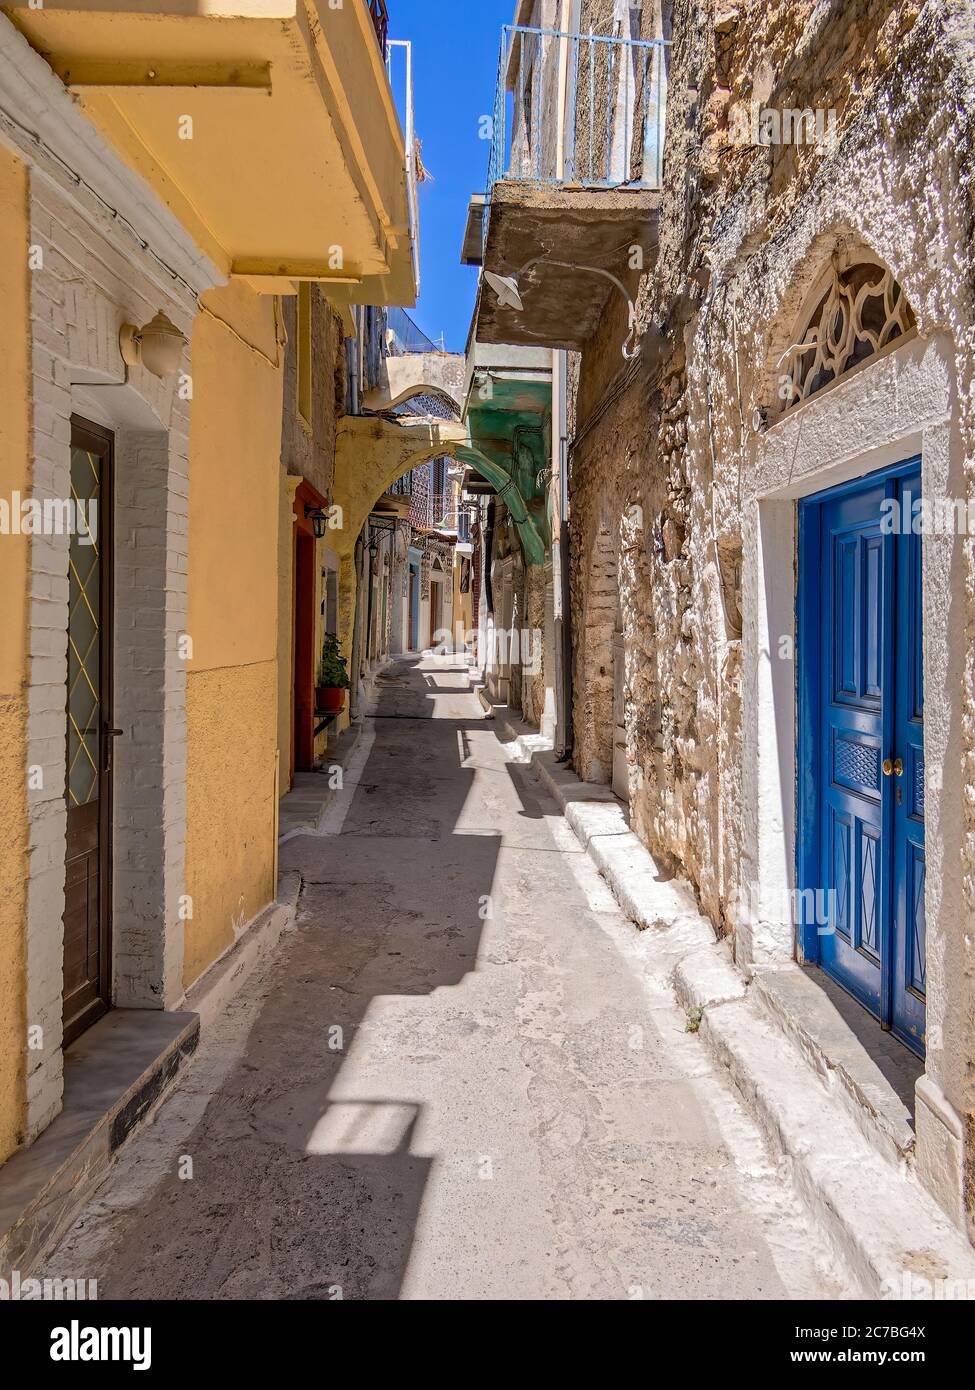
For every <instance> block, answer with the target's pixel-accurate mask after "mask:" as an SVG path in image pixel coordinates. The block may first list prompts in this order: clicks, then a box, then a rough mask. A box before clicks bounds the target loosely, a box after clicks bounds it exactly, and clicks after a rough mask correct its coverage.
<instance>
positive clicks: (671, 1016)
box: [47, 657, 844, 1299]
mask: <svg viewBox="0 0 975 1390" xmlns="http://www.w3.org/2000/svg"><path fill="white" fill-rule="evenodd" d="M377 691H378V695H377V700H376V705H375V709H374V717H372V718H370V719H369V720H367V723H366V728H365V731H364V733H363V736H362V738H361V740H360V743H359V745H358V748H357V749H356V752H355V754H354V756H353V759H352V763H351V765H350V768H349V770H348V773H347V776H346V779H345V792H344V794H343V795H338V796H337V798H336V802H335V805H334V806H333V808H332V810H331V812H330V817H329V821H330V824H329V826H328V828H329V829H330V830H331V831H333V832H335V833H330V834H325V835H321V836H313V835H302V836H300V837H297V838H293V839H290V840H288V841H287V842H286V843H285V844H284V845H283V846H282V851H281V869H282V871H287V870H289V869H290V870H295V869H296V870H298V871H299V872H300V874H301V878H302V891H301V897H300V902H299V911H298V917H297V922H296V925H295V927H294V928H293V929H291V930H290V931H288V932H287V933H286V934H285V936H284V937H283V938H282V941H281V944H280V947H279V948H278V951H277V954H276V956H275V958H274V959H273V961H272V962H271V964H270V966H269V968H267V969H266V970H265V971H264V972H263V973H261V974H259V975H255V976H252V977H251V979H250V980H249V982H248V983H247V985H246V986H245V988H244V989H243V991H242V992H241V994H240V995H239V996H238V997H237V998H236V999H235V1001H234V1003H233V1004H232V1006H231V1007H230V1009H229V1010H228V1011H227V1013H226V1016H225V1017H224V1018H223V1019H222V1020H221V1021H220V1023H219V1024H218V1025H217V1026H216V1027H215V1028H211V1029H209V1030H208V1031H205V1033H204V1036H203V1039H202V1042H201V1046H200V1050H199V1052H198V1054H197V1056H196V1058H195V1059H194V1061H193V1062H192V1063H191V1064H190V1066H189V1067H188V1069H187V1070H186V1071H185V1073H184V1074H183V1076H182V1078H181V1079H180V1081H179V1083H178V1085H177V1087H176V1089H175V1091H174V1092H173V1093H172V1095H171V1096H170V1097H169V1098H168V1099H167V1100H166V1102H165V1103H164V1104H163V1106H162V1107H161V1108H160V1110H159V1111H158V1112H157V1114H156V1116H155V1117H154V1119H153V1120H152V1121H151V1123H150V1124H149V1125H147V1126H146V1127H145V1128H144V1129H143V1130H142V1131H141V1132H140V1133H139V1134H137V1136H136V1137H135V1138H134V1139H133V1141H132V1142H131V1143H130V1144H129V1145H128V1146H127V1147H126V1148H125V1149H124V1150H123V1152H122V1155H121V1158H120V1161H119V1162H118V1163H117V1164H116V1165H115V1166H114V1167H113V1169H112V1170H111V1171H110V1173H109V1175H108V1177H107V1179H106V1180H105V1182H104V1183H103V1184H102V1185H101V1187H100V1188H99V1189H98V1190H97V1192H96V1194H95V1196H94V1199H93V1200H92V1201H91V1202H90V1204H89V1205H88V1207H87V1208H86V1210H85V1211H84V1212H83V1214H82V1216H81V1218H80V1219H79V1220H78V1222H77V1223H76V1225H75V1227H74V1228H73V1229H72V1230H71V1231H70V1232H69V1233H68V1235H67V1236H66V1237H65V1239H64V1240H63V1241H62V1243H61V1245H60V1246H59V1248H58V1249H56V1250H55V1251H54V1253H53V1254H52V1255H51V1257H50V1258H49V1260H48V1261H47V1272H49V1273H51V1272H56V1273H58V1274H60V1275H69V1274H75V1275H82V1274H83V1275H85V1276H87V1277H89V1278H97V1280H98V1293H99V1297H100V1298H111V1297H125V1298H147V1299H152V1298H284V1299H327V1298H332V1297H336V1296H341V1297H344V1298H353V1299H363V1298H367V1299H381V1298H407V1299H418V1298H443V1299H456V1298H465V1299H467V1298H480V1299H509V1298H518V1299H526V1298H545V1299H568V1298H600V1299H627V1298H635V1297H644V1298H659V1297H666V1296H671V1297H681V1298H711V1297H726V1298H728V1297H730V1298H741V1299H748V1298H767V1299H775V1298H783V1297H837V1296H842V1294H843V1292H844V1290H843V1289H842V1288H841V1287H840V1286H839V1285H837V1284H836V1283H834V1282H833V1281H832V1280H831V1279H830V1278H828V1277H827V1276H826V1275H825V1274H824V1273H823V1271H822V1268H821V1267H818V1266H817V1263H816V1259H815V1256H816V1249H817V1246H816V1241H815V1239H814V1233H813V1232H812V1231H811V1230H810V1229H808V1227H807V1226H806V1224H805V1222H804V1220H803V1216H802V1212H801V1209H800V1208H799V1206H798V1204H797V1202H796V1201H795V1198H794V1195H793V1193H792V1191H791V1189H790V1187H789V1185H788V1183H787V1182H786V1181H785V1180H784V1177H783V1176H782V1175H781V1174H779V1173H777V1172H776V1171H775V1170H774V1169H773V1168H772V1167H771V1166H770V1164H769V1162H768V1160H767V1158H766V1157H765V1155H764V1153H763V1150H762V1148H761V1145H760V1143H759V1141H758V1137H757V1133H756V1131H755V1130H754V1129H753V1127H752V1126H751V1123H750V1122H749V1121H748V1119H747V1118H746V1117H745V1115H744V1114H743V1112H742V1111H741V1110H740V1109H739V1107H738V1105H737V1103H736V1102H735V1100H734V1099H733V1098H732V1095H731V1093H730V1091H728V1090H727V1089H726V1087H725V1085H724V1083H723V1082H721V1081H720V1079H719V1078H717V1077H716V1076H715V1075H714V1073H713V1069H712V1064H711V1063H710V1062H709V1060H708V1059H707V1058H706V1057H705V1054H704V1051H703V1048H702V1045H701V1042H700V1040H699V1039H698V1038H697V1037H696V1036H695V1035H694V1034H693V1033H691V1032H688V1031H687V1028H686V1023H687V1020H686V1018H685V1017H684V1015H683V1014H682V1013H681V1012H680V1011H679V1010H678V1008H677V1007H676V1005H675V1004H674V1002H673V998H672V995H671V993H670V991H669V989H668V987H667V983H666V980H664V979H661V978H659V977H658V976H657V975H655V973H654V971H653V941H652V933H649V932H646V933H642V934H641V933H639V932H637V931H636V929H635V928H634V927H633V926H632V925H631V924H630V923H628V922H627V921H626V920H625V919H624V918H623V917H621V915H620V913H619V911H618V909H617V908H616V905H615V903H614V901H613V899H612V897H611V895H610V893H609V891H608V889H607V888H606V886H605V884H604V883H603V881H602V880H601V879H600V878H599V876H598V874H597V873H596V871H595V869H594V868H593V866H592V864H591V863H590V861H589V860H588V859H587V858H586V856H585V855H584V854H583V853H582V851H581V850H580V847H579V844H578V842H577V841H576V839H575V838H574V836H573V835H572V833H571V831H570V830H569V829H568V827H567V826H566V824H565V822H564V821H563V820H562V819H561V818H560V816H559V815H558V814H557V812H556V807H555V804H554V802H553V801H551V800H550V799H549V797H548V796H547V795H546V793H545V792H544V790H543V789H542V787H541V785H540V784H539V782H538V780H537V778H536V776H535V774H533V772H532V771H531V769H530V768H527V767H525V766H523V765H518V764H515V763H513V762H511V761H510V760H509V758H508V755H507V753H506V750H505V747H504V746H503V744H502V743H501V742H500V741H499V739H498V737H497V735H496V733H495V731H494V725H493V724H492V722H490V721H487V720H485V719H484V718H483V713H482V710H481V706H480V704H479V703H478V701H477V699H476V698H475V696H474V695H473V694H471V693H470V691H469V689H468V683H467V677H466V673H465V671H464V670H463V668H461V667H460V666H459V665H454V664H451V663H450V662H449V661H445V660H444V659H439V660H438V659H435V658H430V657H428V658H426V659H425V660H423V661H420V662H417V661H416V660H415V659H413V660H401V661H400V662H399V663H398V664H396V665H394V666H391V667H387V669H386V671H385V672H384V673H383V675H382V676H381V678H380V680H379V682H378V683H377ZM187 1158H189V1159H190V1160H192V1167H191V1170H190V1165H189V1164H188V1163H187V1162H186V1159H187ZM190 1171H191V1174H192V1175H191V1176H187V1175H186V1174H188V1173H189V1172H190ZM181 1173H182V1174H183V1175H182V1176H181Z"/></svg>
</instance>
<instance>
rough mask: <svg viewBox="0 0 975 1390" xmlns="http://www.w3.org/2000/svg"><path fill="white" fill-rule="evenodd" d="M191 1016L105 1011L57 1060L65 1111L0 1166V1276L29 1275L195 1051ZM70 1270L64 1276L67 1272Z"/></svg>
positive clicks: (195, 1025) (197, 1029)
mask: <svg viewBox="0 0 975 1390" xmlns="http://www.w3.org/2000/svg"><path fill="white" fill-rule="evenodd" d="M199 1033H200V1020H199V1017H198V1015H197V1014H195V1013H167V1012H164V1011H163V1010H161V1009H158V1010H157V1009H113V1010H112V1011H111V1012H110V1013H107V1014H106V1015H105V1017H104V1018H102V1019H100V1020H99V1022H98V1023H96V1024H95V1025H94V1027H92V1028H89V1029H88V1031H87V1032H86V1033H84V1034H83V1035H82V1036H81V1037H80V1038H79V1039H78V1040H77V1042H75V1043H72V1045H71V1046H70V1047H68V1048H67V1049H66V1050H65V1054H64V1105H63V1108H62V1110H61V1113H60V1114H59V1115H58V1116H57V1118H56V1119H55V1120H54V1121H53V1122H52V1123H51V1124H50V1125H49V1126H48V1127H47V1129H46V1130H45V1131H44V1133H43V1134H42V1135H41V1136H40V1138H39V1139H37V1140H35V1142H34V1143H33V1144H31V1145H30V1147H29V1148H25V1149H20V1150H18V1152H17V1153H15V1154H14V1155H13V1156H12V1157H11V1158H9V1159H8V1160H7V1162H6V1163H5V1164H4V1166H3V1168H2V1169H0V1278H2V1279H4V1280H6V1281H7V1283H8V1286H9V1283H10V1280H11V1275H12V1273H13V1271H15V1270H16V1271H18V1272H19V1275H20V1278H21V1280H23V1279H24V1278H26V1277H28V1276H29V1275H30V1272H31V1270H32V1269H34V1268H35V1267H36V1266H37V1265H38V1263H39V1262H40V1260H41V1259H42V1258H43V1256H44V1254H45V1253H46V1251H47V1250H49V1249H50V1247H51V1246H52V1245H53V1244H54V1243H55V1242H56V1241H57V1240H58V1239H59V1237H60V1236H61V1235H62V1234H63V1233H64V1232H65V1231H66V1230H67V1228H68V1227H69V1226H70V1224H71V1222H72V1221H73V1220H74V1218H75V1216H76V1215H77V1213H78V1212H79V1211H80V1209H81V1208H82V1206H84V1204H85V1202H86V1201H87V1200H88V1198H89V1197H90V1196H91V1193H92V1190H93V1189H94V1187H95V1186H96V1184H97V1183H98V1182H99V1180H100V1179H101V1178H102V1176H103V1175H104V1173H105V1172H106V1170H107V1169H108V1166H109V1164H110V1163H111V1161H112V1158H113V1157H114V1155H115V1153H116V1152H117V1150H118V1149H119V1148H120V1146H121V1145H122V1144H123V1143H124V1142H125V1140H126V1138H127V1137H128V1136H129V1134H131V1132H132V1131H133V1129H135V1127H136V1126H137V1125H138V1124H139V1123H140V1122H141V1121H142V1120H143V1119H145V1117H146V1115H147V1114H148V1113H149V1112H150V1110H152V1108H153V1107H154V1106H155V1105H156V1104H157V1102H158V1101H159V1100H160V1099H161V1097H162V1096H163V1095H164V1094H165V1092H166V1091H167V1090H168V1088H169V1087H170V1086H171V1085H172V1082H173V1079H174V1078H175V1076H176V1074H177V1073H178V1071H179V1070H180V1068H181V1066H182V1065H183V1063H184V1061H185V1060H186V1058H187V1057H189V1056H190V1055H191V1054H192V1053H193V1052H194V1051H195V1049H196V1045H197V1042H198V1040H199ZM65 1273H66V1274H67V1273H70V1271H66V1272H65Z"/></svg>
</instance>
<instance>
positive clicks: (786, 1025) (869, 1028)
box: [751, 965, 924, 1163]
mask: <svg viewBox="0 0 975 1390" xmlns="http://www.w3.org/2000/svg"><path fill="white" fill-rule="evenodd" d="M751 978H752V985H751V992H752V994H753V995H754V998H755V1001H756V1002H757V1003H758V1004H760V1005H761V1006H762V1008H764V1009H765V1011H766V1012H767V1013H768V1014H769V1016H770V1017H771V1018H772V1019H773V1021H774V1022H775V1023H777V1024H778V1026H779V1027H780V1028H782V1030H783V1031H784V1032H786V1033H787V1034H788V1035H789V1037H790V1038H791V1039H792V1041H793V1042H794V1043H795V1044H796V1045H797V1046H798V1048H799V1050H800V1052H801V1053H802V1054H803V1056H804V1057H805V1058H806V1060H807V1061H808V1062H810V1063H811V1064H812V1066H813V1067H814V1068H815V1069H816V1071H817V1072H818V1073H819V1075H820V1077H821V1078H822V1079H824V1080H825V1081H826V1082H827V1083H829V1082H830V1081H831V1080H835V1081H836V1082H837V1083H838V1086H837V1088H836V1094H837V1096H838V1098H839V1099H840V1100H841V1101H843V1102H845V1103H846V1108H847V1109H848V1111H849V1113H850V1114H851V1116H852V1117H853V1118H854V1120H856V1122H857V1123H858V1124H859V1125H860V1127H861V1129H863V1131H864V1133H865V1135H866V1137H867V1138H868V1139H870V1141H871V1142H872V1143H874V1144H875V1145H876V1146H877V1147H878V1148H879V1149H881V1150H882V1151H884V1152H885V1153H886V1156H887V1157H888V1158H889V1159H891V1160H893V1161H894V1162H895V1163H896V1162H898V1161H900V1160H901V1159H905V1160H910V1159H912V1158H913V1156H914V1140H915V1132H914V1107H915V1099H914V1087H915V1085H916V1083H917V1081H918V1078H919V1077H921V1076H923V1075H924V1063H923V1062H922V1061H921V1060H920V1058H918V1057H915V1055H914V1053H913V1052H911V1051H910V1049H909V1048H907V1047H905V1046H904V1045H903V1043H899V1042H898V1041H897V1039H896V1038H895V1037H893V1036H892V1034H890V1033H885V1032H884V1031H883V1029H882V1028H881V1027H880V1025H879V1023H878V1022H877V1021H876V1019H875V1018H873V1017H872V1015H870V1014H868V1013H867V1011H866V1010H865V1009H862V1008H861V1007H860V1005H859V1004H857V1003H856V1001H855V1000H853V999H851V998H850V996H849V995H848V994H846V993H845V991H843V990H842V989H840V987H839V985H837V984H834V982H833V981H832V980H831V979H830V978H829V976H828V975H826V974H825V973H824V972H823V971H822V970H820V969H819V967H818V966H814V965H805V966H800V965H793V966H785V967H781V968H776V967H770V966H763V967H759V968H757V969H754V970H752V972H751Z"/></svg>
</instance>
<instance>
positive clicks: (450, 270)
mask: <svg viewBox="0 0 975 1390" xmlns="http://www.w3.org/2000/svg"><path fill="white" fill-rule="evenodd" d="M514 11H515V5H514V0H456V2H455V0H389V37H390V38H391V39H410V40H411V41H412V43H413V81H414V102H415V108H416V133H417V135H418V137H419V139H420V141H421V142H422V145H423V163H424V164H425V166H426V167H427V169H428V170H429V171H430V173H431V174H432V175H433V182H428V183H425V184H423V185H422V186H421V188H420V191H419V192H420V244H421V266H420V276H421V287H420V298H419V300H418V302H417V307H416V309H411V310H410V311H409V312H410V315H411V317H412V318H414V319H415V320H416V322H417V323H418V324H419V326H420V328H422V329H423V331H424V332H425V333H426V334H427V336H428V337H430V338H435V339H437V340H439V338H440V335H441V333H443V334H445V335H446V346H447V350H448V352H463V351H464V346H465V344H466V342H467V330H468V328H469V327H470V321H471V314H472V313H473V310H474V294H475V291H476V288H477V271H476V270H475V269H474V268H473V267H472V266H465V265H461V263H460V248H461V242H462V240H463V237H464V223H465V220H466V216H467V204H468V200H469V198H470V195H471V194H472V193H483V192H484V185H485V182H486V179H487V166H488V153H489V149H490V146H489V144H488V142H487V141H485V140H482V139H480V137H479V133H478V127H479V121H480V118H481V116H483V115H489V114H490V113H491V112H492V111H493V109H494V87H495V82H496V78H497V68H498V50H499V47H500V43H501V26H502V25H503V24H510V23H511V19H512V16H513V15H514ZM401 61H402V60H401V57H400V55H398V54H397V55H395V56H394V74H395V71H396V67H395V65H396V64H399V63H400V62H401Z"/></svg>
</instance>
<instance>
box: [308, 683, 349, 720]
mask: <svg viewBox="0 0 975 1390" xmlns="http://www.w3.org/2000/svg"><path fill="white" fill-rule="evenodd" d="M315 704H316V706H317V708H318V709H320V710H321V711H322V713H323V714H341V712H342V710H343V709H345V691H344V690H343V689H341V687H340V686H335V685H317V686H316V687H315Z"/></svg>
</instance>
